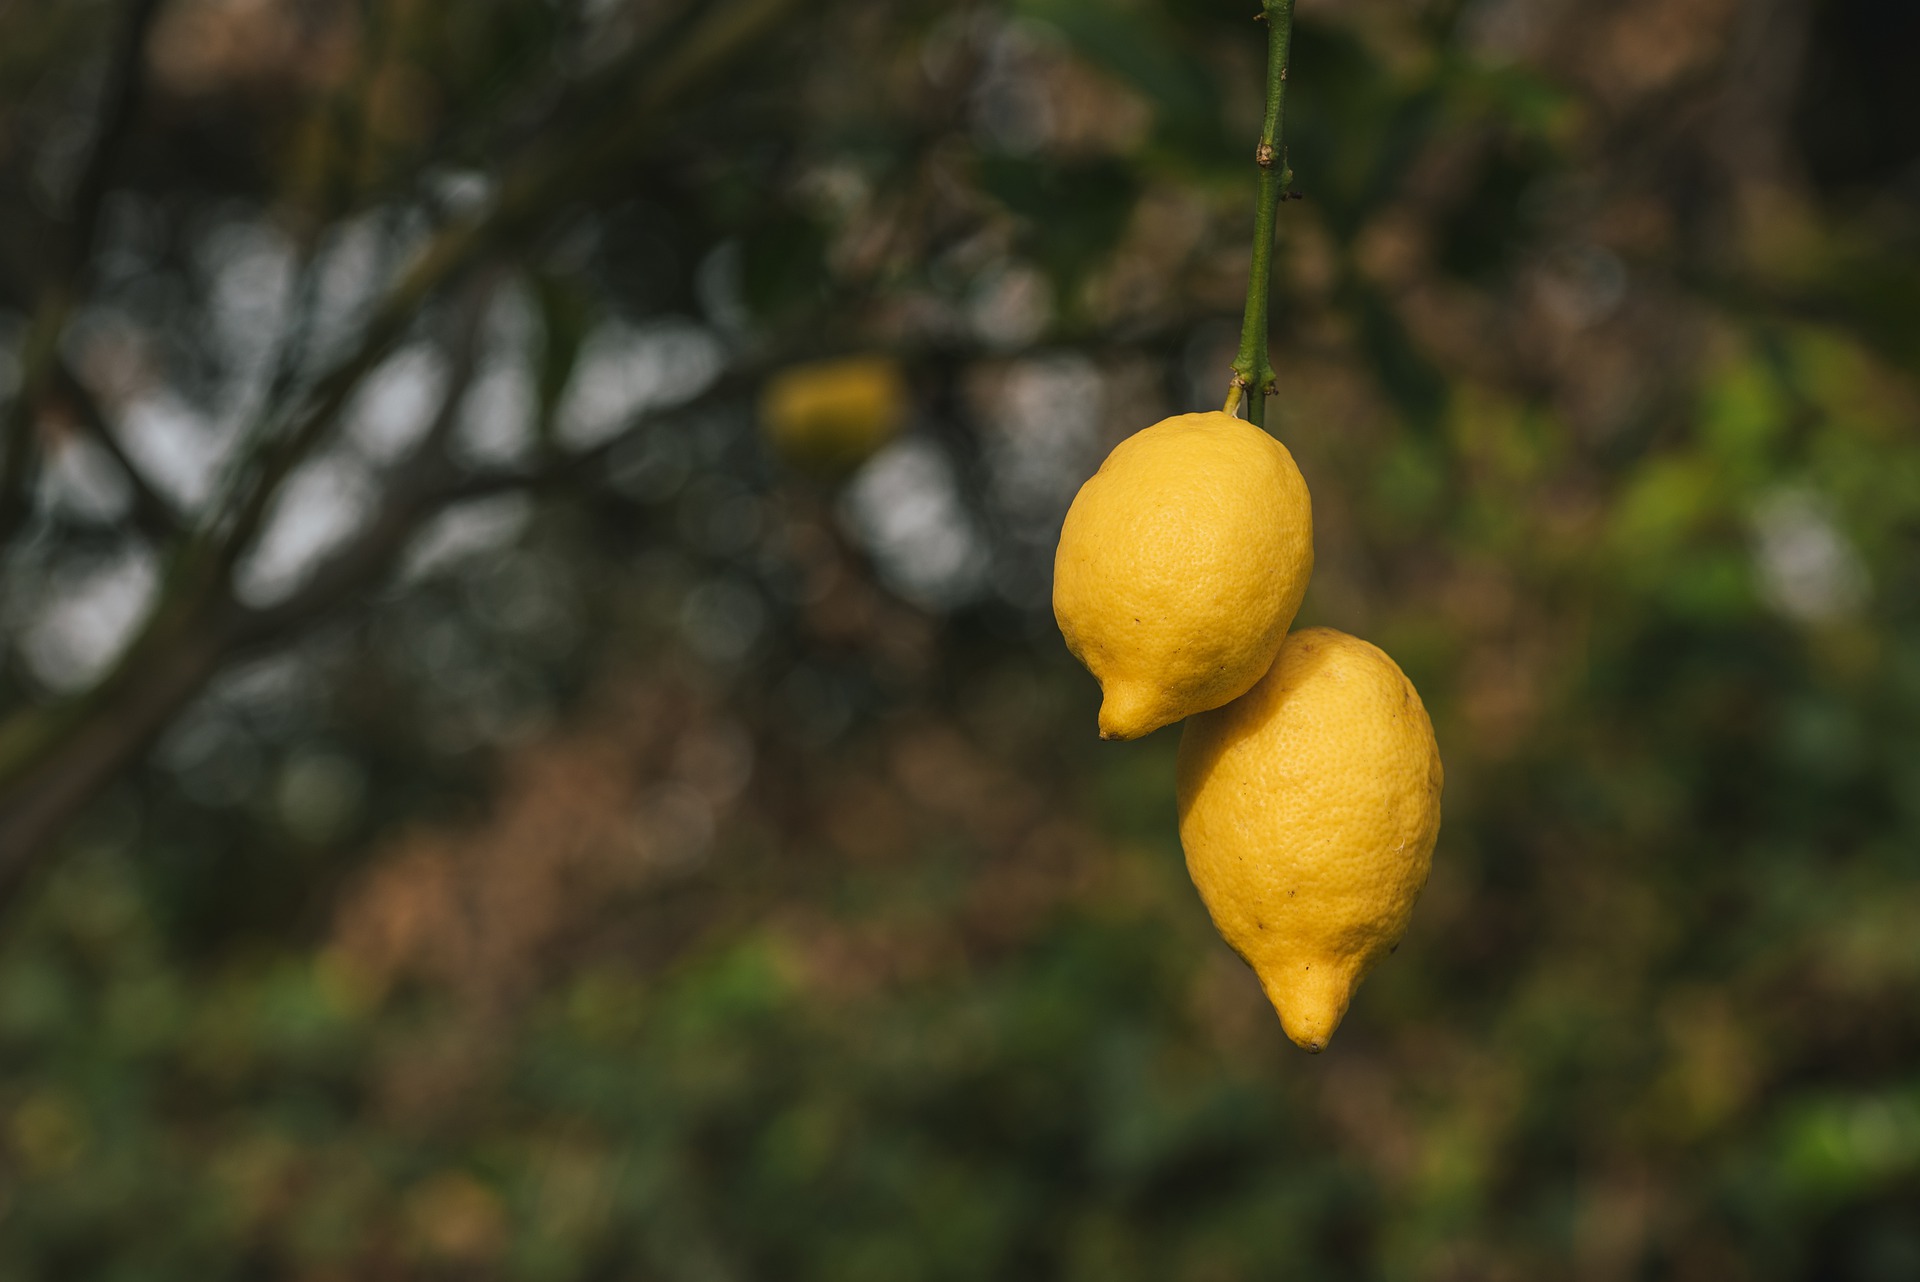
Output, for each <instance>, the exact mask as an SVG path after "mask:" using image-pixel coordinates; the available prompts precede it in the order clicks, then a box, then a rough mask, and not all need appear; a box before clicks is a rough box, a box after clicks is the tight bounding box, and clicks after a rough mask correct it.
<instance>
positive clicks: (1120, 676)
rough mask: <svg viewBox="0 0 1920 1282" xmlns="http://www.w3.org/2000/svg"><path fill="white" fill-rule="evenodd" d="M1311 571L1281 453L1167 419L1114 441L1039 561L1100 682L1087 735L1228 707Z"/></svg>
mask: <svg viewBox="0 0 1920 1282" xmlns="http://www.w3.org/2000/svg"><path fill="white" fill-rule="evenodd" d="M1312 576H1313V504H1312V500H1311V499H1310V498H1309V496H1308V494H1307V483H1306V481H1305V480H1303V479H1302V478H1301V476H1300V469H1299V468H1298V467H1296V466H1295V465H1294V462H1293V455H1291V454H1289V453H1288V452H1287V447H1286V446H1284V445H1282V444H1280V442H1278V441H1276V440H1274V439H1273V438H1272V437H1271V436H1268V435H1267V434H1266V433H1265V432H1263V431H1261V430H1260V429H1259V428H1257V427H1255V426H1253V424H1251V423H1248V422H1245V421H1244V420H1242V419H1237V418H1234V417H1233V416H1231V415H1229V414H1223V413H1221V412H1219V411H1217V410H1216V411H1214V412H1212V413H1208V414H1182V415H1180V416H1178V417H1176V418H1170V419H1167V420H1165V421H1164V422H1160V423H1156V424H1154V425H1153V426H1152V427H1149V428H1147V429H1146V430H1145V431H1143V432H1136V433H1135V434H1134V435H1132V436H1130V437H1128V438H1127V439H1126V440H1124V441H1122V442H1120V444H1119V445H1117V446H1116V447H1114V451H1113V453H1112V454H1110V455H1108V456H1107V461H1106V462H1105V463H1102V464H1101V465H1100V470H1099V471H1098V472H1096V473H1094V475H1093V477H1092V478H1091V479H1090V480H1088V482H1087V483H1086V484H1085V485H1084V486H1082V487H1081V489H1080V493H1079V495H1078V496H1076V497H1075V498H1074V500H1073V506H1072V507H1071V508H1069V509H1068V511H1067V520H1066V524H1065V526H1063V527H1062V529H1061V531H1060V547H1059V551H1058V552H1057V553H1056V555H1055V557H1054V562H1053V615H1054V618H1055V619H1056V620H1058V621H1059V624H1060V631H1061V634H1062V635H1064V636H1065V637H1066V639H1067V648H1068V649H1069V650H1071V651H1073V655H1074V657H1075V658H1077V659H1079V660H1080V662H1082V663H1084V664H1086V665H1087V668H1088V669H1089V670H1090V671H1091V672H1092V673H1093V675H1094V676H1095V677H1096V678H1097V679H1098V680H1099V682H1100V690H1101V694H1102V696H1103V698H1102V702H1101V705H1100V737H1101V738H1103V739H1137V738H1139V737H1140V736H1141V735H1144V734H1147V733H1150V732H1151V731H1154V730H1158V729H1159V728H1160V727H1161V726H1165V725H1171V724H1172V723H1173V722H1175V721H1178V720H1180V719H1181V718H1182V717H1188V716H1192V715H1193V714H1194V713H1196V712H1204V711H1206V710H1207V709H1208V708H1217V707H1219V706H1220V705H1221V704H1223V703H1226V702H1228V701H1229V700H1231V699H1235V698H1238V697H1239V696H1240V695H1242V694H1245V693H1246V692H1247V690H1248V689H1250V688H1251V687H1252V685H1253V683H1254V682H1256V681H1258V680H1259V679H1260V677H1261V674H1263V673H1264V672H1266V670H1267V669H1268V667H1270V666H1271V665H1272V663H1273V656H1274V654H1275V653H1276V652H1277V651H1278V650H1279V649H1280V643H1281V641H1282V640H1284V639H1285V638H1286V635H1287V628H1288V626H1289V625H1291V624H1292V622H1293V616H1294V612H1295V611H1297V610H1298V609H1299V608H1300V598H1301V597H1302V596H1304V595H1306V591H1307V580H1308V579H1309V578H1311V577H1312Z"/></svg>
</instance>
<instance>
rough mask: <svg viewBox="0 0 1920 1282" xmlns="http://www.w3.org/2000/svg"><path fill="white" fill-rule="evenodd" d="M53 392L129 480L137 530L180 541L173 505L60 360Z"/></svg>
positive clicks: (166, 540)
mask: <svg viewBox="0 0 1920 1282" xmlns="http://www.w3.org/2000/svg"><path fill="white" fill-rule="evenodd" d="M53 391H54V393H55V394H56V395H58V396H60V397H62V398H63V399H65V400H66V401H67V402H68V403H69V404H70V405H71V406H72V407H73V411H74V416H75V417H76V418H78V419H79V420H80V425H81V426H82V427H83V428H85V429H86V431H87V434H88V435H89V436H91V437H92V438H93V440H94V442H95V443H96V444H98V445H99V446H100V448H101V449H103V450H105V451H106V453H107V457H109V458H111V459H112V460H113V461H114V465H115V466H117V467H118V468H119V469H120V473H121V475H123V476H125V477H126V478H127V484H128V486H129V487H130V488H131V489H132V490H133V523H134V526H135V528H137V529H138V530H139V531H140V532H141V533H142V534H145V535H146V536H147V537H148V538H150V539H152V540H153V541H154V542H155V543H160V544H165V543H170V542H172V541H173V540H174V539H175V538H177V537H178V536H179V535H180V533H181V530H182V529H183V528H184V527H183V525H182V523H181V519H180V514H179V513H178V512H176V511H174V508H173V504H172V503H170V502H169V501H168V500H167V499H166V498H165V497H164V496H163V495H162V494H161V493H160V491H158V490H156V489H154V488H153V482H152V481H150V480H148V479H147V474H146V473H145V472H143V471H142V470H141V469H140V465H139V464H137V463H135V462H134V461H133V459H132V458H130V457H129V456H128V455H127V451H126V448H125V447H124V446H122V445H121V444H120V437H119V435H118V433H116V432H115V431H114V429H113V425H112V424H111V423H109V422H108V421H107V415H106V411H105V410H103V409H102V408H101V407H100V402H99V400H98V399H97V398H96V397H95V396H94V394H93V393H92V391H90V390H89V389H88V388H87V386H86V384H84V383H82V382H81V381H80V376H79V375H78V374H76V373H75V372H74V370H73V367H72V366H71V365H69V364H68V363H67V362H66V361H65V360H63V359H60V358H59V357H57V356H56V357H55V359H54V363H53Z"/></svg>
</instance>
